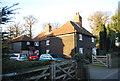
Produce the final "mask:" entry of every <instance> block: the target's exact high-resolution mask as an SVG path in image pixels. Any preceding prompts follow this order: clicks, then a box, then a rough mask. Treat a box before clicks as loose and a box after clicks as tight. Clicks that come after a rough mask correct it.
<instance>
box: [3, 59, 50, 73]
mask: <svg viewBox="0 0 120 81" xmlns="http://www.w3.org/2000/svg"><path fill="white" fill-rule="evenodd" d="M48 64H50V61H15V60H9V59H6V58H3V59H2V66H3V68H2V71H3V73H10V72H15V71H19V70H23V69H27V68H33V67H39V66H44V65H48Z"/></svg>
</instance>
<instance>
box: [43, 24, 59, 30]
mask: <svg viewBox="0 0 120 81" xmlns="http://www.w3.org/2000/svg"><path fill="white" fill-rule="evenodd" d="M47 24H50V25H51V26H52V30H53V29H57V28H59V27H60V26H61V24H60V23H58V22H54V23H48V22H45V23H43V24H42V28H43V31H45V27H46V25H47Z"/></svg>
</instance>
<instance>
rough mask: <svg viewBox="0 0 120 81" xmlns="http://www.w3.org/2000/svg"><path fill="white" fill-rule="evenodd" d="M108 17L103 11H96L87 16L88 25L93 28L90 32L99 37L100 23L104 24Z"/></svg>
mask: <svg viewBox="0 0 120 81" xmlns="http://www.w3.org/2000/svg"><path fill="white" fill-rule="evenodd" d="M108 17H109V16H107V15H106V14H105V13H104V12H100V11H97V12H95V13H93V14H92V15H90V16H89V17H88V21H89V25H90V27H91V28H92V29H93V30H92V33H93V34H94V35H95V36H97V37H99V32H100V27H101V24H106V22H107V21H108Z"/></svg>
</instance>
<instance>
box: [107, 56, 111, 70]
mask: <svg viewBox="0 0 120 81" xmlns="http://www.w3.org/2000/svg"><path fill="white" fill-rule="evenodd" d="M107 58H108V68H111V67H112V64H111V63H112V61H111V54H108V55H107Z"/></svg>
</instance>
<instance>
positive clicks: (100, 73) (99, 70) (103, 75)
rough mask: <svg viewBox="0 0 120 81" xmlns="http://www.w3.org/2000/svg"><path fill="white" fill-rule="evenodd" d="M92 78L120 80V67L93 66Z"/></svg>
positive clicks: (91, 68) (91, 69)
mask: <svg viewBox="0 0 120 81" xmlns="http://www.w3.org/2000/svg"><path fill="white" fill-rule="evenodd" d="M89 71H90V79H99V80H100V81H102V80H108V79H109V80H115V81H120V68H119V69H118V68H107V67H104V66H92V65H90V67H89Z"/></svg>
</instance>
